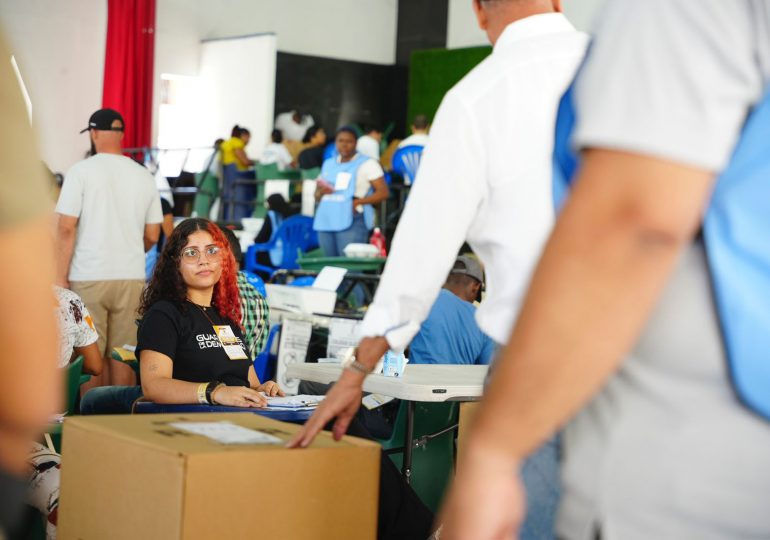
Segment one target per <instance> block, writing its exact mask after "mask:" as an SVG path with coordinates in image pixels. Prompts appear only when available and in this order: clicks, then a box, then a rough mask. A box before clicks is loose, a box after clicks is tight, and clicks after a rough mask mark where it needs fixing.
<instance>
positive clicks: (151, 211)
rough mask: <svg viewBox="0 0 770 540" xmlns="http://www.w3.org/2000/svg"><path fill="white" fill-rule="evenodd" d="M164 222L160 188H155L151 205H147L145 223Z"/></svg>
mask: <svg viewBox="0 0 770 540" xmlns="http://www.w3.org/2000/svg"><path fill="white" fill-rule="evenodd" d="M162 222H163V209H162V207H161V205H160V194H159V193H158V190H157V189H155V195H154V196H153V198H152V201H151V202H150V205H149V206H148V207H147V216H146V217H145V220H144V223H145V224H148V223H152V224H154V223H162Z"/></svg>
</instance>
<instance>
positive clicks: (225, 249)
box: [139, 218, 243, 330]
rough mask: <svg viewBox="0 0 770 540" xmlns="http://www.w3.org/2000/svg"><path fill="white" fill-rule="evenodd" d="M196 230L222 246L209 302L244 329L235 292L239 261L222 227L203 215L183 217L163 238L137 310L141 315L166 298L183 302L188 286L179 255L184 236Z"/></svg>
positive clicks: (236, 291)
mask: <svg viewBox="0 0 770 540" xmlns="http://www.w3.org/2000/svg"><path fill="white" fill-rule="evenodd" d="M196 231H206V232H207V233H209V234H210V235H211V237H212V239H213V240H214V243H215V244H216V245H217V246H219V247H220V248H221V250H222V251H221V254H222V259H221V265H222V275H221V276H220V278H219V281H218V282H217V283H216V285H214V294H213V297H212V305H213V306H214V307H215V308H216V310H217V312H218V313H219V314H220V315H221V316H222V317H225V318H228V319H230V320H231V321H233V322H234V323H235V324H237V325H238V326H239V327H240V328H241V330H243V325H242V324H241V297H240V293H239V292H238V277H237V276H238V265H237V263H236V262H235V257H234V256H233V252H232V251H231V250H230V243H229V242H228V241H227V238H226V237H225V235H224V233H222V230H221V229H220V228H219V227H218V226H217V225H216V224H215V223H212V222H211V221H209V220H208V219H203V218H190V219H186V220H184V221H183V222H181V223H180V224H179V225H177V226H176V227H175V228H174V232H173V233H171V236H169V237H168V239H167V240H166V245H165V246H164V247H163V252H162V253H161V254H160V257H159V258H158V262H157V264H156V265H155V271H154V272H153V274H152V279H151V280H150V283H149V284H148V285H147V288H146V289H145V290H144V293H143V294H142V303H141V305H140V307H139V313H140V314H141V315H144V314H145V313H146V312H147V311H148V310H149V309H150V307H152V305H153V304H155V303H156V302H158V301H160V300H168V301H170V302H173V303H175V304H177V305H179V306H182V305H184V302H185V299H186V298H187V286H186V285H185V283H184V281H183V280H182V275H181V274H180V272H179V258H180V256H181V253H182V249H184V246H185V245H186V244H187V239H188V238H189V236H190V235H191V234H193V233H194V232H196Z"/></svg>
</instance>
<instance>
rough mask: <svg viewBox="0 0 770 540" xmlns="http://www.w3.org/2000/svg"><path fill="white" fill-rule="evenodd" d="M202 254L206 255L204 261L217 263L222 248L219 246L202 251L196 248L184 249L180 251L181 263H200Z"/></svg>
mask: <svg viewBox="0 0 770 540" xmlns="http://www.w3.org/2000/svg"><path fill="white" fill-rule="evenodd" d="M203 253H205V254H206V260H214V261H218V260H219V256H220V255H221V253H222V248H220V247H219V246H208V247H206V249H204V250H203V251H200V250H199V249H198V248H192V247H191V248H185V249H183V250H182V261H184V262H186V263H188V264H195V263H197V262H200V260H201V254H203Z"/></svg>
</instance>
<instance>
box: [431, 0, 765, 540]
mask: <svg viewBox="0 0 770 540" xmlns="http://www.w3.org/2000/svg"><path fill="white" fill-rule="evenodd" d="M597 28H598V31H597V34H596V37H595V39H594V41H593V43H592V45H591V49H590V52H589V55H588V57H587V60H586V62H585V64H584V65H583V67H582V69H581V71H580V73H579V75H578V77H577V79H576V81H575V83H574V86H573V88H572V90H570V91H569V92H568V93H567V95H566V96H565V99H564V100H563V101H562V108H561V110H560V114H559V122H558V123H557V130H556V147H555V150H556V158H557V159H556V163H557V167H556V168H555V169H556V172H557V173H559V174H560V175H561V176H562V177H563V178H564V179H565V180H568V181H569V182H571V184H572V185H571V187H570V193H569V195H568V197H567V199H566V202H564V204H563V207H562V209H561V214H560V216H559V218H558V220H557V223H556V226H555V228H554V231H553V233H552V235H551V237H550V239H549V241H548V243H547V245H546V247H545V249H544V252H543V255H542V258H541V260H540V262H539V265H538V268H537V270H536V272H535V274H534V276H533V278H532V281H531V284H530V288H529V292H528V295H527V299H526V301H525V304H524V307H523V309H522V311H521V313H520V315H519V318H518V321H517V324H516V327H515V328H514V330H513V333H512V335H511V339H510V341H509V343H508V345H507V346H506V347H505V348H504V349H503V353H502V355H501V356H500V357H499V358H498V359H497V361H496V363H495V372H494V374H493V377H492V381H491V383H490V385H489V386H488V388H487V391H486V393H485V395H484V401H483V402H482V403H481V406H480V409H479V411H478V412H477V414H476V416H475V418H474V424H473V427H472V428H471V433H470V438H469V443H468V445H467V446H466V447H465V449H464V450H463V453H462V454H461V456H460V459H459V460H458V463H457V477H456V482H455V485H454V486H453V488H452V489H451V490H450V493H449V495H448V497H447V499H446V503H445V507H444V510H443V513H442V515H441V517H440V518H439V522H443V523H444V528H443V530H442V534H441V538H442V540H453V539H458V538H474V539H477V540H484V539H491V538H503V537H506V538H510V537H512V536H513V535H514V533H515V529H516V527H517V521H518V520H519V519H520V516H521V515H522V512H523V506H524V501H523V497H522V490H521V487H520V485H519V483H518V480H517V478H516V477H515V476H514V475H512V474H510V471H512V470H515V469H516V468H517V467H518V466H519V464H520V463H521V462H522V460H523V459H524V457H525V456H526V455H527V454H528V453H529V452H531V451H532V450H533V449H534V448H536V447H537V446H538V445H539V444H540V443H541V442H542V441H543V440H544V439H545V438H547V437H548V436H549V435H550V434H551V433H552V432H553V431H554V430H556V429H559V428H560V427H561V426H565V425H566V428H565V430H564V433H563V439H562V441H563V447H562V451H563V461H562V474H561V478H562V500H561V508H560V511H559V519H558V524H557V536H558V538H560V539H565V540H595V539H599V538H600V539H601V540H615V539H623V540H641V539H650V538H656V539H684V538H693V539H694V538H697V539H699V540H723V539H724V540H727V539H730V540H734V539H739V538H740V539H748V538H770V512H768V508H767V501H768V499H770V239H769V235H768V231H770V3H768V2H767V1H749V0H747V1H742V2H724V1H723V0H700V1H698V2H685V1H680V2H671V1H670V0H645V1H644V2H639V1H636V0H611V1H609V2H607V3H606V4H605V12H604V13H603V17H602V18H601V19H600V20H599V25H598V27H597ZM570 102H571V103H572V105H573V106H574V114H572V115H570V114H568V113H569V112H570V107H569V104H570ZM570 116H571V117H572V118H574V129H571V130H570V129H569V128H567V129H566V131H567V132H570V133H567V136H566V137H563V135H565V133H564V132H563V130H562V129H561V128H562V127H564V126H565V125H567V126H568V123H567V124H565V122H566V119H567V118H569V117H570ZM563 120H564V121H563ZM570 150H579V151H580V155H579V156H572V159H567V154H569V152H570ZM577 161H579V163H578V162H577Z"/></svg>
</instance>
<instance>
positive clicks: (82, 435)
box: [58, 413, 380, 540]
mask: <svg viewBox="0 0 770 540" xmlns="http://www.w3.org/2000/svg"><path fill="white" fill-rule="evenodd" d="M220 421H226V422H231V423H233V424H236V425H238V426H243V427H245V428H250V429H254V430H258V431H260V432H263V433H268V434H270V435H273V436H276V437H278V438H279V439H281V440H282V441H286V440H288V439H289V438H290V437H291V436H292V434H294V433H295V432H296V431H297V430H298V429H299V428H300V426H298V425H294V424H286V423H283V422H277V421H274V420H270V419H268V418H265V417H263V416H259V415H256V414H249V413H229V414H181V415H180V414H159V415H133V416H90V417H86V416H81V417H72V418H68V419H67V420H66V421H65V423H64V435H63V445H64V446H63V459H62V476H61V478H62V485H61V497H60V507H59V526H58V535H59V538H60V539H62V540H75V539H77V540H105V539H109V540H123V539H125V540H129V539H131V540H136V539H142V540H154V539H157V540H176V539H184V540H194V539H206V540H212V539H220V538H222V539H228V540H236V539H241V538H243V539H246V538H264V539H283V538H286V539H292V540H294V539H305V538H306V539H324V538H329V539H332V538H333V539H347V538H356V539H367V538H371V539H373V538H375V537H376V530H377V500H378V491H379V490H378V486H379V468H380V447H379V445H377V444H376V443H373V442H371V441H366V440H363V439H357V438H354V437H345V438H344V439H343V440H342V441H339V442H335V441H334V440H332V438H331V435H330V434H328V433H321V434H320V435H319V436H318V438H317V439H316V441H315V442H314V443H313V445H312V446H311V447H309V448H306V449H302V450H289V449H286V448H284V447H283V444H279V445H265V444H262V445H255V444H250V445H228V444H223V443H221V442H216V441H214V440H212V439H209V438H206V437H204V436H202V435H196V434H191V433H188V432H187V431H183V430H181V429H178V428H176V427H174V426H172V425H171V424H172V423H177V422H220Z"/></svg>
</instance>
